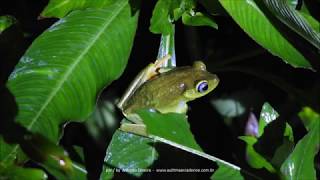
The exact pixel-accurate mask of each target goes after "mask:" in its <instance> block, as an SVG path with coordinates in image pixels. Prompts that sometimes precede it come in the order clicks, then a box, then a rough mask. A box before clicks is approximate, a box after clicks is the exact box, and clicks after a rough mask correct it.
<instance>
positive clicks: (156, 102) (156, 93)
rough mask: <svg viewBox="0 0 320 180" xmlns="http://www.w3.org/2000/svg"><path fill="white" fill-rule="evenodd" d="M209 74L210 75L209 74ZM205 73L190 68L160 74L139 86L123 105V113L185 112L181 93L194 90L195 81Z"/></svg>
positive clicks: (202, 77) (183, 98)
mask: <svg viewBox="0 0 320 180" xmlns="http://www.w3.org/2000/svg"><path fill="white" fill-rule="evenodd" d="M209 74H210V73H209ZM207 76H208V72H207V71H202V70H198V69H195V68H192V67H190V66H186V67H179V68H176V69H173V70H170V71H168V72H165V73H162V74H160V75H158V76H156V77H154V78H152V79H150V80H148V81H147V82H146V83H144V84H143V85H141V87H139V88H138V89H137V90H136V92H134V93H133V95H132V96H131V97H130V98H129V99H128V101H127V102H126V103H125V104H124V112H125V113H126V114H129V113H132V112H134V111H135V110H137V109H143V108H153V109H156V110H158V111H160V112H162V113H166V112H177V108H178V109H179V110H180V109H181V108H182V109H181V110H180V111H186V110H184V109H183V108H186V107H184V106H186V102H187V101H189V100H190V99H186V98H185V97H184V96H183V93H184V92H185V91H186V90H187V89H191V88H194V84H195V82H196V81H199V80H202V79H205V78H206V77H207ZM180 106H181V107H180Z"/></svg>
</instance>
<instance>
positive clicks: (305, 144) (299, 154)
mask: <svg viewBox="0 0 320 180" xmlns="http://www.w3.org/2000/svg"><path fill="white" fill-rule="evenodd" d="M299 115H300V117H301V119H303V121H305V122H306V121H307V123H305V124H306V127H307V129H308V133H307V134H306V135H305V136H304V137H303V138H302V139H301V140H300V141H299V142H298V144H297V145H296V147H295V148H294V150H293V152H292V153H291V154H290V156H289V157H288V158H287V159H286V161H285V162H284V163H283V164H282V166H281V172H282V173H283V174H284V175H285V177H286V179H291V180H298V179H310V180H311V179H314V180H315V179H317V177H316V171H315V164H314V158H315V156H316V154H317V153H318V152H319V147H320V115H319V114H317V113H316V112H314V111H313V110H311V109H310V108H304V109H303V111H302V112H301V113H299Z"/></svg>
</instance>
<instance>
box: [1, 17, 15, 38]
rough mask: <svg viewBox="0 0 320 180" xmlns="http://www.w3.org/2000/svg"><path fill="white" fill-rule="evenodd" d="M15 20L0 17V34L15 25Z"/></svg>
mask: <svg viewBox="0 0 320 180" xmlns="http://www.w3.org/2000/svg"><path fill="white" fill-rule="evenodd" d="M16 21H17V20H16V19H15V18H14V17H13V16H0V34H1V33H2V31H4V30H5V29H7V28H8V27H10V26H11V25H13V24H15V23H16Z"/></svg>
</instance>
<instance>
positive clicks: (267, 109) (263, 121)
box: [258, 103, 279, 137]
mask: <svg viewBox="0 0 320 180" xmlns="http://www.w3.org/2000/svg"><path fill="white" fill-rule="evenodd" d="M278 116H279V114H278V113H277V112H276V111H275V110H274V109H273V108H272V107H271V105H270V104H269V103H264V104H263V106H262V109H261V113H260V119H259V131H258V137H260V136H261V135H262V134H263V132H264V128H265V127H266V126H267V125H268V124H269V123H270V122H272V121H274V120H276V119H277V117H278Z"/></svg>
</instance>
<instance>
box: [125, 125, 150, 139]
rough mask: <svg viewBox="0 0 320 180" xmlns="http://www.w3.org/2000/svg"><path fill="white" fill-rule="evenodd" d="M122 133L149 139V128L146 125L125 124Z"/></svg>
mask: <svg viewBox="0 0 320 180" xmlns="http://www.w3.org/2000/svg"><path fill="white" fill-rule="evenodd" d="M119 129H120V130H121V131H124V132H129V133H133V134H137V135H140V136H145V137H147V136H148V134H147V127H146V125H145V124H131V123H123V124H121V126H120V128H119Z"/></svg>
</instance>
